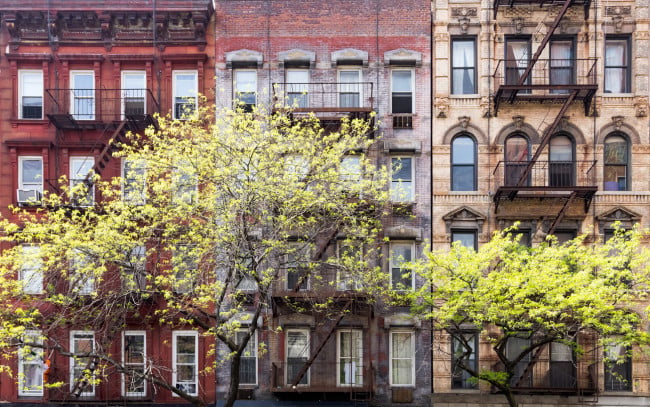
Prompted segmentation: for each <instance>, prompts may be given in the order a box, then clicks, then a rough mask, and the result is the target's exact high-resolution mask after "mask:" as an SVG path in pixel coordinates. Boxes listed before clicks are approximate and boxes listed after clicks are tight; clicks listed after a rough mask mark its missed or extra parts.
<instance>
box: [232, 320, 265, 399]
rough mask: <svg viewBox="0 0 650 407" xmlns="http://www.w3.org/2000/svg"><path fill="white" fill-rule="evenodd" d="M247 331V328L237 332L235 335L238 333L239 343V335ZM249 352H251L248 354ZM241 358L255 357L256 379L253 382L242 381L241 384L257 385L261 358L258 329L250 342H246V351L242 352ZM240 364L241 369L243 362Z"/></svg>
mask: <svg viewBox="0 0 650 407" xmlns="http://www.w3.org/2000/svg"><path fill="white" fill-rule="evenodd" d="M246 332H247V330H246V329H240V330H238V331H237V332H236V333H235V335H237V336H236V338H235V339H236V342H237V343H239V341H240V339H239V336H238V335H239V334H245V333H246ZM247 352H248V353H249V354H247ZM241 358H242V360H243V359H244V358H246V359H255V380H254V381H253V382H252V383H245V382H242V381H240V382H239V384H240V385H245V386H256V385H257V382H258V380H259V379H258V376H259V374H258V372H259V371H258V369H259V359H258V357H257V331H255V332H253V335H252V336H251V337H250V339H249V340H248V343H247V344H246V348H244V352H243V353H242V355H241ZM239 366H240V369H241V363H240V364H239ZM240 378H241V376H240Z"/></svg>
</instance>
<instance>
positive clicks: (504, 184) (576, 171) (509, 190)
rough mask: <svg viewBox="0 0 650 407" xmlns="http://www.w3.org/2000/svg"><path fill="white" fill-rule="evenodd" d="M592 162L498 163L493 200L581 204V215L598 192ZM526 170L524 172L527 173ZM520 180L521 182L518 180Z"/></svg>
mask: <svg viewBox="0 0 650 407" xmlns="http://www.w3.org/2000/svg"><path fill="white" fill-rule="evenodd" d="M595 165H596V162H595V161H588V160H586V161H542V160H540V161H537V162H535V163H533V164H532V165H530V162H529V161H500V162H499V163H498V164H497V166H496V168H495V169H494V171H493V172H492V175H493V178H492V179H493V182H494V184H493V188H492V190H493V191H496V192H495V193H494V197H493V200H494V202H495V204H496V206H497V209H498V205H499V202H500V201H501V200H502V199H510V200H512V199H514V198H515V197H519V198H536V199H543V198H568V197H569V196H571V195H572V194H573V195H574V196H575V197H576V198H582V199H584V200H585V211H586V210H587V209H588V207H589V204H590V203H591V199H592V197H593V196H594V194H595V193H596V191H597V190H598V186H597V185H596V171H595ZM529 166H530V168H529ZM527 168H529V169H528V171H527ZM522 178H523V179H522Z"/></svg>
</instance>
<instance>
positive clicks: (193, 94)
mask: <svg viewBox="0 0 650 407" xmlns="http://www.w3.org/2000/svg"><path fill="white" fill-rule="evenodd" d="M181 75H193V76H194V89H187V90H183V92H180V89H178V88H177V86H178V77H179V76H181ZM198 96H199V72H198V71H197V70H175V71H173V72H172V117H173V118H174V119H178V120H187V119H189V118H191V117H192V116H194V115H195V114H196V112H197V109H198V106H199V100H198ZM177 97H185V98H188V99H189V98H194V111H193V114H192V115H190V116H189V117H186V116H182V117H178V116H179V115H177V114H176V98H177Z"/></svg>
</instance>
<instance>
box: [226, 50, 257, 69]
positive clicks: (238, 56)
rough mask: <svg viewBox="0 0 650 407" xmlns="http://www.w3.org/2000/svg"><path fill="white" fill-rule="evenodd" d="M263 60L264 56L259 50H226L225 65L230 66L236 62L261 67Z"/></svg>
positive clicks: (236, 63)
mask: <svg viewBox="0 0 650 407" xmlns="http://www.w3.org/2000/svg"><path fill="white" fill-rule="evenodd" d="M263 62H264V56H263V55H262V53H261V52H259V51H253V50H250V49H239V50H237V51H230V52H226V67H227V68H232V67H233V66H236V65H238V64H246V65H250V66H256V67H257V68H261V67H262V64H263Z"/></svg>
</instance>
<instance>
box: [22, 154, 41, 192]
mask: <svg viewBox="0 0 650 407" xmlns="http://www.w3.org/2000/svg"><path fill="white" fill-rule="evenodd" d="M25 161H39V162H40V163H41V179H40V182H25V179H24V170H23V163H24V162H25ZM18 189H26V190H36V191H38V192H39V193H40V194H42V193H43V157H41V156H32V155H21V156H19V157H18Z"/></svg>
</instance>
